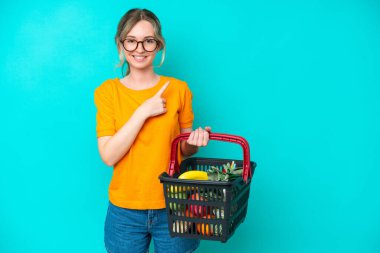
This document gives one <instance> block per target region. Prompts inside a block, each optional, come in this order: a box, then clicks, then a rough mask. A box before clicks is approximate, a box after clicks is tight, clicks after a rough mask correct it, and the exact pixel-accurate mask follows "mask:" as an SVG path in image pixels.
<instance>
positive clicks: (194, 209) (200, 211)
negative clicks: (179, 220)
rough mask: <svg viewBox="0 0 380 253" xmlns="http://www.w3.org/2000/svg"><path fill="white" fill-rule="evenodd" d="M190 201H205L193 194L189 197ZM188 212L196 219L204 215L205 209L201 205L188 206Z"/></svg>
mask: <svg viewBox="0 0 380 253" xmlns="http://www.w3.org/2000/svg"><path fill="white" fill-rule="evenodd" d="M190 199H192V200H200V201H204V200H205V199H204V198H203V197H202V196H200V195H199V194H198V193H194V194H192V195H191V196H190ZM190 212H191V213H192V214H193V215H194V216H196V217H202V216H204V215H206V207H205V206H202V205H190Z"/></svg>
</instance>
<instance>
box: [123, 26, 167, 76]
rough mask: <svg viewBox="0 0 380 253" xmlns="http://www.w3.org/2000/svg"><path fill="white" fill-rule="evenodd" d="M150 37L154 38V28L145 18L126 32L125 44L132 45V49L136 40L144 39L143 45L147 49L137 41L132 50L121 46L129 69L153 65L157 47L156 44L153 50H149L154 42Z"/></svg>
mask: <svg viewBox="0 0 380 253" xmlns="http://www.w3.org/2000/svg"><path fill="white" fill-rule="evenodd" d="M149 39H150V40H149ZM152 39H155V37H154V28H153V26H152V24H151V23H150V22H148V21H146V20H141V21H139V22H138V23H137V24H136V25H135V26H134V27H133V28H132V30H131V31H130V32H129V33H128V34H127V37H126V40H125V41H124V45H125V46H128V45H129V46H132V49H133V48H134V47H133V45H135V44H136V41H137V42H139V41H144V40H145V42H144V46H145V48H146V49H147V50H148V51H147V50H145V49H144V46H143V43H137V48H136V49H135V50H134V51H132V52H131V51H127V50H125V48H124V47H123V50H124V55H125V58H126V60H127V62H128V63H129V67H130V69H131V70H132V69H140V70H142V69H146V68H150V67H151V66H152V65H153V60H154V57H155V56H156V53H157V51H158V49H159V47H158V45H157V48H156V49H155V50H154V51H152V52H149V51H151V50H152V48H154V45H153V44H154V43H155V42H154V41H153V40H152ZM157 44H158V43H157ZM128 50H129V49H128Z"/></svg>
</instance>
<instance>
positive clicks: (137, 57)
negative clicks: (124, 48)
mask: <svg viewBox="0 0 380 253" xmlns="http://www.w3.org/2000/svg"><path fill="white" fill-rule="evenodd" d="M132 57H133V59H135V60H136V61H138V62H142V61H144V60H145V58H146V57H147V56H144V55H132Z"/></svg>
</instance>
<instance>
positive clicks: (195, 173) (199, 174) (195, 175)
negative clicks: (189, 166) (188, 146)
mask: <svg viewBox="0 0 380 253" xmlns="http://www.w3.org/2000/svg"><path fill="white" fill-rule="evenodd" d="M178 179H193V180H208V176H207V172H206V171H199V170H190V171H186V172H184V173H182V174H181V175H180V176H179V177H178Z"/></svg>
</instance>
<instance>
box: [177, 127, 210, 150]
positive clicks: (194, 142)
mask: <svg viewBox="0 0 380 253" xmlns="http://www.w3.org/2000/svg"><path fill="white" fill-rule="evenodd" d="M210 131H211V127H207V126H206V127H205V129H202V128H201V127H199V128H198V129H196V130H194V131H193V129H192V128H181V134H183V133H191V134H190V136H189V138H188V139H187V141H181V153H182V155H183V156H185V157H190V156H192V155H194V154H195V153H197V152H198V149H199V147H202V146H203V147H204V146H207V144H208V141H209V132H210Z"/></svg>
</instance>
